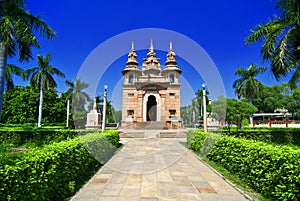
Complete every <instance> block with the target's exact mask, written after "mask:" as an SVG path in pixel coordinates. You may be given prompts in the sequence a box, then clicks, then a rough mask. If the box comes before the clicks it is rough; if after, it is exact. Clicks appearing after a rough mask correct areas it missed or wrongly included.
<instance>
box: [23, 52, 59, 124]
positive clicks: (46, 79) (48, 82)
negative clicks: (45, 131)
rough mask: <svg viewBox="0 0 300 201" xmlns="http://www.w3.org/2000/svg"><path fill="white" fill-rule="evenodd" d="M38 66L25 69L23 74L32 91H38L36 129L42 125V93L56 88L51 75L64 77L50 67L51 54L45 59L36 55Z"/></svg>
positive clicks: (57, 70)
mask: <svg viewBox="0 0 300 201" xmlns="http://www.w3.org/2000/svg"><path fill="white" fill-rule="evenodd" d="M37 58H38V66H36V67H33V68H30V69H27V70H26V71H25V72H24V77H25V79H29V77H30V84H31V86H32V87H33V88H34V89H37V88H38V89H39V91H40V98H39V116H38V127H41V124H42V108H43V98H44V95H43V92H44V91H45V90H48V89H50V88H53V87H56V86H57V84H56V82H55V80H54V78H53V75H57V76H60V77H65V75H64V74H63V73H62V72H61V71H60V70H59V69H58V68H55V67H53V66H51V65H50V64H49V63H50V60H51V54H49V53H48V54H47V55H46V57H43V56H42V55H37Z"/></svg>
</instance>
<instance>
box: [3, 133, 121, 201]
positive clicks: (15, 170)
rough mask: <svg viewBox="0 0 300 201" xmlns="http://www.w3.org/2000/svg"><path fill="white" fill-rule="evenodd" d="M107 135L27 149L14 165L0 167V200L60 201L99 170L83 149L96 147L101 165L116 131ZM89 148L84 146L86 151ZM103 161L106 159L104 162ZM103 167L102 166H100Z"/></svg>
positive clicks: (112, 144) (111, 151) (88, 135)
mask: <svg viewBox="0 0 300 201" xmlns="http://www.w3.org/2000/svg"><path fill="white" fill-rule="evenodd" d="M108 135H109V136H111V137H110V138H106V134H105V133H104V135H103V134H99V133H92V134H87V135H85V136H82V137H80V138H79V137H77V138H74V139H70V140H67V141H62V142H59V143H53V144H50V145H47V146H45V147H43V148H42V149H34V150H30V151H29V152H27V153H26V154H24V155H23V157H22V158H20V159H18V160H16V161H15V163H14V164H9V165H1V166H0V178H1V184H0V199H1V200H41V201H42V200H63V199H65V198H66V197H68V196H70V194H71V193H72V192H74V191H76V190H78V188H79V187H80V186H81V185H82V184H83V183H84V182H86V180H87V179H88V178H89V177H90V176H91V175H92V174H93V173H94V172H95V171H96V170H97V169H98V168H99V166H100V165H101V163H99V162H98V161H97V160H95V159H94V158H93V157H92V156H91V155H90V153H89V152H88V151H87V150H86V147H85V146H94V145H98V146H97V147H96V148H97V149H96V150H94V151H95V152H97V153H98V154H97V155H98V156H103V160H102V162H105V160H107V159H108V158H110V157H111V156H112V154H113V152H114V151H115V150H116V147H115V146H114V144H115V140H114V141H113V142H112V143H108V140H110V139H112V138H113V137H112V136H114V137H115V139H117V138H118V136H119V134H118V132H117V131H115V132H114V133H109V134H108ZM89 148H91V147H87V149H89ZM104 159H105V160H104ZM102 164H103V163H102Z"/></svg>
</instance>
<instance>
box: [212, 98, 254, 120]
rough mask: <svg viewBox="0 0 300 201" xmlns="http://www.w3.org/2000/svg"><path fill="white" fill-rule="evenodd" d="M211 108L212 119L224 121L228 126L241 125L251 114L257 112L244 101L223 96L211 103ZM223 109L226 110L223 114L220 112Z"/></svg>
mask: <svg viewBox="0 0 300 201" xmlns="http://www.w3.org/2000/svg"><path fill="white" fill-rule="evenodd" d="M212 107H213V108H214V109H215V110H214V111H215V112H214V113H213V117H214V118H215V119H217V120H219V121H221V120H225V121H226V122H227V123H228V125H229V126H230V125H232V124H237V125H241V123H242V121H243V120H244V119H249V118H250V116H251V115H252V114H254V113H255V112H257V108H256V107H255V106H254V105H252V104H250V103H248V102H246V101H244V100H240V101H239V100H237V99H234V98H225V97H223V96H221V97H219V98H218V99H217V100H215V101H213V102H212ZM224 107H225V108H226V113H225V114H224V113H223V112H222V111H224ZM217 111H220V113H217Z"/></svg>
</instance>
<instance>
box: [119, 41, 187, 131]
mask: <svg viewBox="0 0 300 201" xmlns="http://www.w3.org/2000/svg"><path fill="white" fill-rule="evenodd" d="M166 57H167V59H166V63H165V67H164V68H162V67H161V65H160V59H159V58H157V57H156V53H155V51H154V48H153V43H152V41H151V44H150V48H149V52H148V54H147V58H145V59H143V63H142V66H141V67H139V64H138V61H137V54H136V52H135V50H134V43H132V48H131V50H130V52H129V54H128V61H127V63H126V66H125V68H124V69H123V71H122V74H123V76H124V83H123V97H122V98H123V99H122V127H123V128H132V129H134V128H138V127H142V125H147V124H152V125H162V126H163V128H164V129H176V128H180V127H181V118H180V86H181V85H180V82H179V76H180V74H181V72H182V71H181V69H180V68H179V67H178V66H177V61H176V54H175V52H174V50H173V48H172V42H170V48H169V51H168V53H167V55H166Z"/></svg>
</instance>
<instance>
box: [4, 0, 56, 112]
mask: <svg viewBox="0 0 300 201" xmlns="http://www.w3.org/2000/svg"><path fill="white" fill-rule="evenodd" d="M25 3H26V1H25V0H2V1H0V38H1V39H0V114H1V112H2V99H3V92H4V82H5V74H6V73H5V71H6V64H7V59H8V57H12V56H15V55H16V54H17V53H18V55H19V60H20V61H28V60H30V59H32V58H33V57H32V52H31V49H32V48H33V47H38V48H40V43H39V41H38V40H37V38H36V37H35V35H34V33H36V34H38V35H41V36H43V37H46V38H47V39H52V38H53V37H54V35H55V32H54V31H53V30H52V29H51V28H50V27H49V26H48V25H47V23H46V22H44V21H43V20H42V19H41V18H40V16H34V15H32V14H31V13H30V12H29V11H28V10H25V9H24V6H25Z"/></svg>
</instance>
